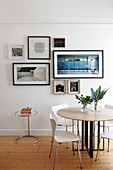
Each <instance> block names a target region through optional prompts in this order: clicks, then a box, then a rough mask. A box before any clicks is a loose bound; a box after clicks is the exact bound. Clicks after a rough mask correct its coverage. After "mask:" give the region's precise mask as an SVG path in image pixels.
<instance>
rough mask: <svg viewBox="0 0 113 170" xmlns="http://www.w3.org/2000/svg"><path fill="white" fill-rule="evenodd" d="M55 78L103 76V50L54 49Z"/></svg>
mask: <svg viewBox="0 0 113 170" xmlns="http://www.w3.org/2000/svg"><path fill="white" fill-rule="evenodd" d="M53 77H54V78H55V79H76V78H77V79H78V78H79V79H80V78H103V77H104V63H103V50H54V51H53Z"/></svg>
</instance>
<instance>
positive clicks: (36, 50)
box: [28, 36, 51, 60]
mask: <svg viewBox="0 0 113 170" xmlns="http://www.w3.org/2000/svg"><path fill="white" fill-rule="evenodd" d="M50 56H51V38H50V36H28V59H31V60H49V59H50Z"/></svg>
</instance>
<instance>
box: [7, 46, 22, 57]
mask: <svg viewBox="0 0 113 170" xmlns="http://www.w3.org/2000/svg"><path fill="white" fill-rule="evenodd" d="M9 58H10V59H12V60H21V59H25V56H24V45H9Z"/></svg>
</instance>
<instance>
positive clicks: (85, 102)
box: [75, 94, 93, 112]
mask: <svg viewBox="0 0 113 170" xmlns="http://www.w3.org/2000/svg"><path fill="white" fill-rule="evenodd" d="M75 97H76V99H77V100H79V101H78V103H81V104H82V105H83V106H82V111H83V112H85V111H86V106H87V105H88V104H91V103H92V102H93V99H92V98H91V96H86V97H84V96H83V94H81V96H78V95H76V94H75Z"/></svg>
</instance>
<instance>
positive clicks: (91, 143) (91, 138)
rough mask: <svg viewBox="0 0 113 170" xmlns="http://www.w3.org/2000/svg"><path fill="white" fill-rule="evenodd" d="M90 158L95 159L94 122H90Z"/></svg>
mask: <svg viewBox="0 0 113 170" xmlns="http://www.w3.org/2000/svg"><path fill="white" fill-rule="evenodd" d="M90 158H93V122H90Z"/></svg>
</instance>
